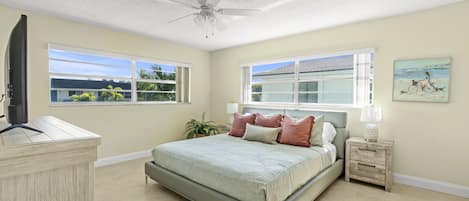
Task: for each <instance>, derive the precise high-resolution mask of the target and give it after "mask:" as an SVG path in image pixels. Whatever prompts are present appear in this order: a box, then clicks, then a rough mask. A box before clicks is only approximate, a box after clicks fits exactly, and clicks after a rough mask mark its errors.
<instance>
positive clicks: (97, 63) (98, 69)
mask: <svg viewBox="0 0 469 201" xmlns="http://www.w3.org/2000/svg"><path fill="white" fill-rule="evenodd" d="M49 71H50V72H51V73H62V74H78V75H90V76H107V77H125V78H130V77H131V75H132V62H131V61H130V60H125V59H115V58H111V57H102V56H95V55H90V54H81V53H74V52H66V51H59V50H50V51H49Z"/></svg>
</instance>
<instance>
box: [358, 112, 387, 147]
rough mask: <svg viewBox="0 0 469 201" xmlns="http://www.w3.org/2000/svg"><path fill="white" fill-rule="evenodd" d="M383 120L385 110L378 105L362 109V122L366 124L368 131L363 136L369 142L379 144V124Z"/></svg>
mask: <svg viewBox="0 0 469 201" xmlns="http://www.w3.org/2000/svg"><path fill="white" fill-rule="evenodd" d="M382 120H383V110H382V109H381V107H379V106H376V105H367V106H365V107H363V108H362V113H361V117H360V121H361V122H365V123H366V131H365V135H364V136H363V137H364V138H365V140H366V141H368V142H378V137H379V134H378V125H377V124H378V123H379V122H381V121H382Z"/></svg>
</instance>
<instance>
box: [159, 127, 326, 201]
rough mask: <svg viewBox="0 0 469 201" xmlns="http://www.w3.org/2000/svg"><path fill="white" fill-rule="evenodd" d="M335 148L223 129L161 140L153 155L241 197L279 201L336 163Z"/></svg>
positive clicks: (190, 176) (162, 163)
mask: <svg viewBox="0 0 469 201" xmlns="http://www.w3.org/2000/svg"><path fill="white" fill-rule="evenodd" d="M330 151H331V150H330V149H327V148H323V147H309V148H305V147H297V146H290V145H282V144H274V145H271V144H263V143H259V142H252V141H246V140H243V139H240V138H236V137H232V136H229V135H226V134H222V135H216V136H211V137H204V138H199V139H192V140H183V141H177V142H171V143H166V144H162V145H159V146H158V147H156V148H155V149H154V150H153V157H154V160H155V162H156V163H157V164H159V165H160V166H162V167H164V168H167V169H169V170H171V171H173V172H175V173H177V174H179V175H181V176H184V177H186V178H188V179H190V180H192V181H195V182H197V183H199V184H202V185H205V186H207V187H209V188H212V189H214V190H217V191H219V192H221V193H224V194H226V195H229V196H231V197H234V198H237V199H239V200H246V201H280V200H285V199H286V198H287V197H288V196H289V195H290V194H291V193H293V192H294V191H295V190H296V189H298V188H299V187H301V186H302V185H303V184H305V183H306V182H307V181H308V180H309V179H311V178H312V177H314V176H315V175H316V174H318V173H319V172H320V171H321V170H323V169H324V168H327V167H328V166H329V165H331V164H332V160H333V159H332V158H331V155H332V154H331V153H330Z"/></svg>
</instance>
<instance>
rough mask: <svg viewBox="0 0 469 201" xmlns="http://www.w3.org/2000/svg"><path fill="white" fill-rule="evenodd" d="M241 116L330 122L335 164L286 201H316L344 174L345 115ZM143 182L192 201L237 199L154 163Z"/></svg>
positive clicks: (306, 112) (268, 111)
mask: <svg viewBox="0 0 469 201" xmlns="http://www.w3.org/2000/svg"><path fill="white" fill-rule="evenodd" d="M243 113H261V114H286V115H289V116H291V117H297V118H298V117H304V116H307V115H314V116H318V115H324V120H325V121H327V122H331V123H332V124H333V125H334V126H335V127H336V130H337V135H336V137H335V139H334V142H333V143H334V145H335V146H336V149H337V160H336V162H335V163H334V164H332V165H331V166H330V167H328V168H326V169H324V170H323V171H322V172H321V173H319V174H318V175H316V176H315V177H313V178H311V179H310V180H309V181H308V182H307V183H306V184H305V185H303V186H302V187H301V188H299V189H298V190H296V191H295V192H294V193H293V194H291V195H290V196H289V197H288V198H287V199H286V201H311V200H314V199H316V198H317V197H318V196H319V195H320V194H321V193H322V192H323V191H324V190H325V189H327V187H328V186H329V185H330V184H332V183H333V182H334V181H335V180H336V179H337V178H338V177H339V176H340V175H341V174H342V173H343V170H344V155H345V140H346V139H347V138H348V132H347V130H346V126H347V113H345V112H338V111H318V110H303V109H302V110H296V109H285V110H282V109H268V108H253V107H244V108H243ZM145 175H146V179H147V178H148V177H150V178H151V179H153V180H155V181H156V182H158V183H159V184H161V185H163V186H165V187H166V188H168V189H170V190H172V191H174V192H176V193H178V194H179V195H181V196H183V197H185V198H187V199H189V200H193V201H236V200H237V199H235V198H233V197H231V196H228V195H226V194H223V193H221V192H218V191H217V190H215V189H212V188H208V187H206V186H204V185H201V184H199V183H197V181H192V180H189V179H187V178H186V177H184V176H181V175H178V174H176V173H174V172H172V171H171V170H168V169H166V168H163V167H161V166H159V165H158V164H156V163H155V162H154V161H149V162H146V163H145Z"/></svg>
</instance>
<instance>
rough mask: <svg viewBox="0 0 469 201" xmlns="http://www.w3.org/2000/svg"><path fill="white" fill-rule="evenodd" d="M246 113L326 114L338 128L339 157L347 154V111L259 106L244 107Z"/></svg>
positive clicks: (293, 115)
mask: <svg viewBox="0 0 469 201" xmlns="http://www.w3.org/2000/svg"><path fill="white" fill-rule="evenodd" d="M244 113H261V114H284V115H289V116H291V117H294V118H301V117H305V116H307V115H313V116H320V115H323V116H324V121H327V122H331V123H332V124H333V125H334V126H335V128H336V130H337V135H336V137H335V139H334V142H333V143H334V145H335V146H336V148H337V158H342V159H344V156H345V140H347V138H348V131H347V128H346V127H347V113H346V112H340V111H321V110H308V109H301V110H298V109H270V108H257V107H244V108H243V114H244Z"/></svg>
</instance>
